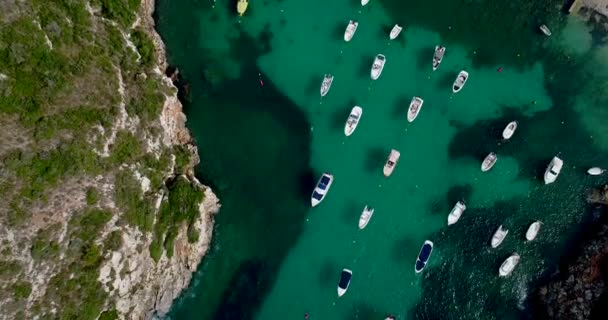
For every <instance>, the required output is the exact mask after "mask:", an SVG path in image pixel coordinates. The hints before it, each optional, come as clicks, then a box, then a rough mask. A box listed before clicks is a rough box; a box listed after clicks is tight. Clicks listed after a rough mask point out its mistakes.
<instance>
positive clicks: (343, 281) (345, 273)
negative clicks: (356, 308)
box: [337, 268, 353, 297]
mask: <svg viewBox="0 0 608 320" xmlns="http://www.w3.org/2000/svg"><path fill="white" fill-rule="evenodd" d="M352 277H353V272H352V271H351V270H349V269H346V268H345V269H342V273H341V274H340V282H338V290H337V291H338V297H341V296H343V295H344V294H345V293H346V291H348V287H349V286H350V281H351V280H352Z"/></svg>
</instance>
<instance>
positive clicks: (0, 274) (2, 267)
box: [0, 260, 23, 280]
mask: <svg viewBox="0 0 608 320" xmlns="http://www.w3.org/2000/svg"><path fill="white" fill-rule="evenodd" d="M22 270H23V268H22V267H21V265H20V264H19V262H17V261H14V260H0V279H3V280H12V278H14V277H16V276H18V275H19V274H20V273H21V271H22Z"/></svg>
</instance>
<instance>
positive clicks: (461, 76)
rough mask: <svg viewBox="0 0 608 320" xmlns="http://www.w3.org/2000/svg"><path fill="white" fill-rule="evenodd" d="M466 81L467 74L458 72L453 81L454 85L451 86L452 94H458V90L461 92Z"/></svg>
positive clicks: (467, 78)
mask: <svg viewBox="0 0 608 320" xmlns="http://www.w3.org/2000/svg"><path fill="white" fill-rule="evenodd" d="M467 80H469V73H468V72H466V71H464V70H462V71H460V73H458V76H457V77H456V80H454V84H453V85H452V92H454V93H458V92H460V90H462V88H463V87H464V85H465V84H466V83H467Z"/></svg>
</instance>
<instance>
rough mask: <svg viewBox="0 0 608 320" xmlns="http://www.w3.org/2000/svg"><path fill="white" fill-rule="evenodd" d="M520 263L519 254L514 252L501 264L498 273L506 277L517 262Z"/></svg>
mask: <svg viewBox="0 0 608 320" xmlns="http://www.w3.org/2000/svg"><path fill="white" fill-rule="evenodd" d="M518 263H519V255H518V254H517V253H514V254H512V255H511V256H510V257H508V258H507V260H505V262H503V263H502V265H500V268H499V269H498V275H499V276H501V277H506V276H508V275H510V274H511V272H513V270H514V269H515V267H517V264H518Z"/></svg>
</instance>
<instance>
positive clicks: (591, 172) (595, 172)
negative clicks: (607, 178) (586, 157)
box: [587, 167, 606, 176]
mask: <svg viewBox="0 0 608 320" xmlns="http://www.w3.org/2000/svg"><path fill="white" fill-rule="evenodd" d="M605 171H606V170H604V169H602V168H599V167H593V168H590V169H589V170H587V174H589V175H591V176H599V175H602V174H603V173H604V172H605Z"/></svg>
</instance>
